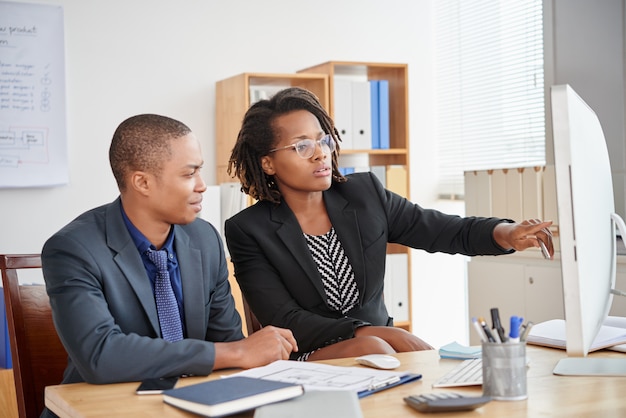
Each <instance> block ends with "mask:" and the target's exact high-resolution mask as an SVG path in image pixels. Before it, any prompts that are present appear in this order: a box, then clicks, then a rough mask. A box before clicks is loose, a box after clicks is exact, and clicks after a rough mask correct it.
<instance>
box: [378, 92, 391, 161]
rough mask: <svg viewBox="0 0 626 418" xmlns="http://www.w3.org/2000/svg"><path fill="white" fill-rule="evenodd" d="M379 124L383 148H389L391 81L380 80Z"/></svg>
mask: <svg viewBox="0 0 626 418" xmlns="http://www.w3.org/2000/svg"><path fill="white" fill-rule="evenodd" d="M378 126H379V134H378V136H379V141H380V147H379V148H381V149H389V147H390V144H389V142H390V141H389V139H390V138H389V137H390V135H389V81H388V80H378Z"/></svg>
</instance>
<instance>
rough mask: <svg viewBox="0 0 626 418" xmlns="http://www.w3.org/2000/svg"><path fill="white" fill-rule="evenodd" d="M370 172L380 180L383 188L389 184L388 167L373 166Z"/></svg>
mask: <svg viewBox="0 0 626 418" xmlns="http://www.w3.org/2000/svg"><path fill="white" fill-rule="evenodd" d="M370 171H371V172H372V173H374V175H375V176H376V177H378V180H379V181H380V182H381V183H382V184H383V186H385V185H386V184H387V167H385V166H384V165H373V166H371V167H370Z"/></svg>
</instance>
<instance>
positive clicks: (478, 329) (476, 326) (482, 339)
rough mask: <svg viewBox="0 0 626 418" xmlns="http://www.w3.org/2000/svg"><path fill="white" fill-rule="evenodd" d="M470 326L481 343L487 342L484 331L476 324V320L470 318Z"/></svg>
mask: <svg viewBox="0 0 626 418" xmlns="http://www.w3.org/2000/svg"><path fill="white" fill-rule="evenodd" d="M472 325H474V329H475V330H476V332H477V333H478V336H479V337H480V341H483V342H484V341H487V336H486V335H485V331H483V329H482V327H481V326H480V324H479V323H478V319H476V318H472Z"/></svg>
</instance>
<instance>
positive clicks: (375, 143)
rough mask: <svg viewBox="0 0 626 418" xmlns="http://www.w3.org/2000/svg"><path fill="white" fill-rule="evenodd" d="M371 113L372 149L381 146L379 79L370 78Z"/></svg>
mask: <svg viewBox="0 0 626 418" xmlns="http://www.w3.org/2000/svg"><path fill="white" fill-rule="evenodd" d="M369 83H370V114H371V117H372V149H379V148H380V119H379V117H380V116H379V111H380V110H379V97H378V80H370V81H369Z"/></svg>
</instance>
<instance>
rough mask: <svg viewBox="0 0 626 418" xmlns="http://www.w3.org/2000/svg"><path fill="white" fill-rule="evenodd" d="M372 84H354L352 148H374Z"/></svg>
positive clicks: (356, 82) (365, 82)
mask: <svg viewBox="0 0 626 418" xmlns="http://www.w3.org/2000/svg"><path fill="white" fill-rule="evenodd" d="M370 107H371V95H370V84H369V82H368V81H353V82H352V146H353V148H354V149H371V148H372V114H371V110H370Z"/></svg>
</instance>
